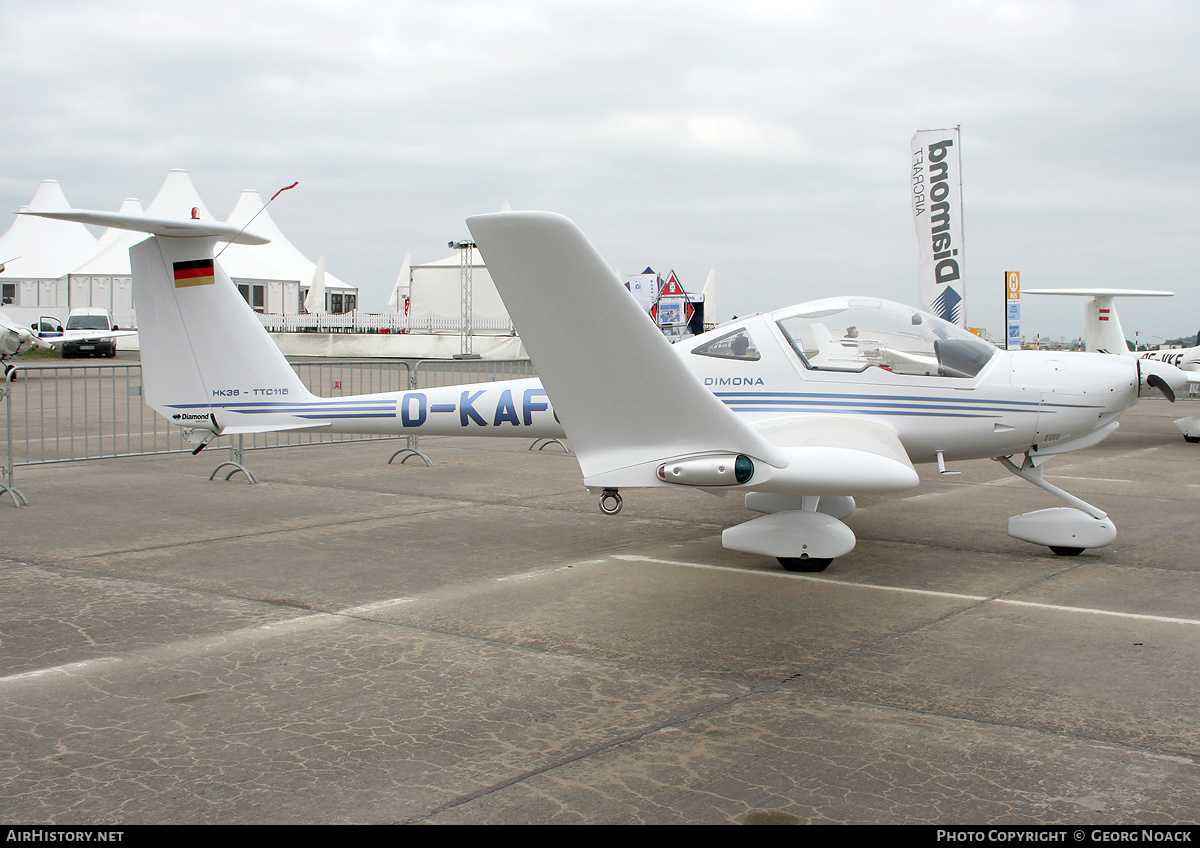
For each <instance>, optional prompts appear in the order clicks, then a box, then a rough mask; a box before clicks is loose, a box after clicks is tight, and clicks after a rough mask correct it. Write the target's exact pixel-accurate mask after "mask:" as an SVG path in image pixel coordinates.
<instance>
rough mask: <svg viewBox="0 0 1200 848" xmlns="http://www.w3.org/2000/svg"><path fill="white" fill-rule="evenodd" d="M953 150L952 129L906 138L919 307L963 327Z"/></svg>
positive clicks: (955, 136)
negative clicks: (909, 155) (908, 140)
mask: <svg viewBox="0 0 1200 848" xmlns="http://www.w3.org/2000/svg"><path fill="white" fill-rule="evenodd" d="M959 149H960V144H959V132H958V130H957V129H946V130H922V131H921V132H918V133H917V134H916V135H914V136H913V138H912V172H911V180H912V204H913V220H914V221H915V222H916V227H917V249H918V251H919V253H920V260H919V262H918V266H917V284H918V292H919V295H920V302H921V308H922V309H924V310H925V311H926V312H932V313H933V314H934V315H937V316H938V317H939V318H944V319H946V320H947V321H949V322H950V323H952V324H957V325H958V326H960V327H966V326H967V314H966V312H967V311H966V309H965V305H966V304H965V302H964V299H965V297H966V288H965V285H964V282H963V261H964V258H965V257H964V255H963V235H962V233H963V227H962V170H961V168H960V166H959Z"/></svg>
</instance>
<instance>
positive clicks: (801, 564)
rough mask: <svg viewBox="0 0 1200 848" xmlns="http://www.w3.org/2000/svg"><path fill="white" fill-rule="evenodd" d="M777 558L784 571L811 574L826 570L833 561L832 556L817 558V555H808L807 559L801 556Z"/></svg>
mask: <svg viewBox="0 0 1200 848" xmlns="http://www.w3.org/2000/svg"><path fill="white" fill-rule="evenodd" d="M776 559H777V560H779V564H780V565H782V566H783V569H784V571H803V572H806V573H809V574H812V573H814V572H817V571H824V570H825V569H827V568H829V564H830V563H831V562H833V558H832V557H831V558H829V559H816V558H815V557H808V558H807V559H802V558H801V557H776Z"/></svg>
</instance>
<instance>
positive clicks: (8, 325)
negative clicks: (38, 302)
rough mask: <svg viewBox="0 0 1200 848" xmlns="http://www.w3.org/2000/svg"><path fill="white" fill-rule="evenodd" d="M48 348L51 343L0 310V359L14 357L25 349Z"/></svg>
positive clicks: (6, 359)
mask: <svg viewBox="0 0 1200 848" xmlns="http://www.w3.org/2000/svg"><path fill="white" fill-rule="evenodd" d="M34 348H41V349H42V350H50V349H52V348H53V345H51V344H50V342H48V341H43V340H42V339H40V338H38V335H37V333H35V332H34V331H33V330H32V329H30V328H29V327H22V326H20V325H18V324H17V323H16V322H15V321H13V320H12V319H11V318H9V317H8V316H7V315H5V314H4V313H3V312H0V361H5V362H7V361H8V360H9V359H15V358H16V357H18V356H20V355H21V354H22V353H24V352H25V351H27V350H33V349H34Z"/></svg>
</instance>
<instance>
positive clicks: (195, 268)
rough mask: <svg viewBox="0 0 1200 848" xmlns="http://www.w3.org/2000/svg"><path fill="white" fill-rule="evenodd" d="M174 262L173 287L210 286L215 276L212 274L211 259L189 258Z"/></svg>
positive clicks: (215, 279)
mask: <svg viewBox="0 0 1200 848" xmlns="http://www.w3.org/2000/svg"><path fill="white" fill-rule="evenodd" d="M174 264H175V288H177V289H181V288H185V287H186V286H211V285H213V284H214V283H216V281H217V278H216V277H215V276H213V261H212V260H211V259H191V260H189V261H187V262H176V263H174Z"/></svg>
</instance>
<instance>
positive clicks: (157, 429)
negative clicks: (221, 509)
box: [0, 359, 536, 506]
mask: <svg viewBox="0 0 1200 848" xmlns="http://www.w3.org/2000/svg"><path fill="white" fill-rule="evenodd" d="M7 364H8V365H10V366H11V369H10V370H9V372H8V375H7V379H6V380H5V382H3V383H0V387H2V389H3V391H2V392H0V393H2V394H3V413H4V434H5V441H6V453H5V464H4V465H3V467H2V468H0V495H3V493H4V492H6V491H7V492H8V493H10V494H11V495H12V497H13V500H14V501H15V502H16V503H17V505H18V506H21V505H23V503H28V501H27V500H26V499H25V498H24V496H23V495H22V494H21V493H20V492H19V491H18V490H17V489H16V488H15V486H14V482H13V476H14V469H16V468H19V467H22V466H30V465H47V464H51V463H61V462H78V461H81V460H89V459H113V458H118V457H132V456H147V455H152V454H169V453H183V452H184V451H187V452H189V453H190V452H191V451H193V450H194V448H195V446H194V445H191V444H188V443H187V442H185V441H184V439H183V435H182V430H181V429H180V428H179V427H177V426H175V425H172V424H169V423H168V422H167V421H166V420H164V419H163V418H162V417H160V416H159V415H157V414H156V413H155V412H154V411H153V410H152V409H150V407H148V406H146V404H145V403H144V402H143V399H142V368H141V364H140V363H136V362H114V363H106V364H103V365H100V364H79V365H75V364H72V365H66V364H59V363H37V364H33V363H30V364H23V363H7ZM292 367H293V368H295V369H296V373H297V374H298V375H299V376H300V379H301V381H302V382H303V383H304V385H305V386H306V387H308V389H309V391H311V392H312V393H313V394H315V395H319V396H321V397H343V396H346V395H358V394H371V393H375V392H403V391H410V390H413V389H424V388H433V387H435V386H453V385H460V384H462V383H474V382H492V381H496V380H511V379H518V378H521V377H533V376H536V375H535V373H534V370H533V366H532V363H530V362H529V361H528V360H430V359H427V360H415V361H408V360H322V361H316V362H314V361H304V362H293V363H292ZM387 439H392V440H399V439H403V440H405V442H406V447H407V448H409V449H411V450H413V451H416V449H417V437H415V436H404V435H358V434H350V433H347V434H338V433H328V432H321V431H314V432H301V431H296V430H289V431H283V432H279V433H255V434H251V435H245V436H234V437H232V438H228V437H221V438H218V439H214V440H213V441H212V442H210V443H209V446H208V449H209V450H210V451H211V450H214V449H220V448H222V447H224V448H228V450H229V452H230V459H231V461H235V462H236V467H235V469H234V470H235V471H236V470H239V469H240V470H243V471H246V469H245V468H243V467H242V466H241V464H240V463H241V459H242V451H243V450H262V449H266V448H277V447H289V446H300V445H313V444H332V443H342V442H354V441H373V440H387ZM215 473H216V472H214V474H215ZM231 473H233V472H231ZM246 474H247V476H248V477H249V478H250V479H251V480H253V476H252V475H251V474H250V473H249V471H246Z"/></svg>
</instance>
